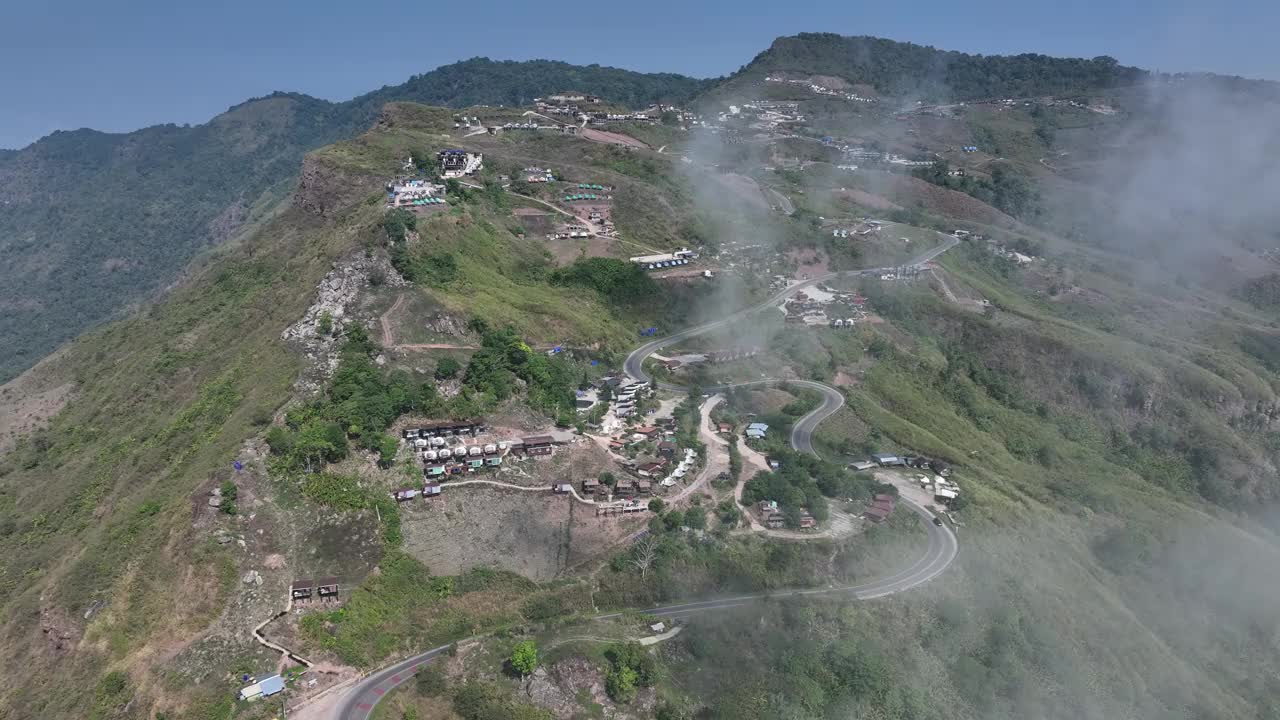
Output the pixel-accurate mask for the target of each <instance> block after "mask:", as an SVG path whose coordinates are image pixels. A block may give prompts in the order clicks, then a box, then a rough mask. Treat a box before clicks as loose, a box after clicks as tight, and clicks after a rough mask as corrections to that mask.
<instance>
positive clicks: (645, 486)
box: [636, 480, 653, 495]
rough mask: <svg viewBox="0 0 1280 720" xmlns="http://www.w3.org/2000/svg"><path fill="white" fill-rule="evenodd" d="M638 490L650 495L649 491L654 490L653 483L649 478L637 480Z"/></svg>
mask: <svg viewBox="0 0 1280 720" xmlns="http://www.w3.org/2000/svg"><path fill="white" fill-rule="evenodd" d="M636 492H638V493H640V494H641V495H648V494H649V493H651V492H653V484H652V483H650V482H649V481H648V480H637V481H636Z"/></svg>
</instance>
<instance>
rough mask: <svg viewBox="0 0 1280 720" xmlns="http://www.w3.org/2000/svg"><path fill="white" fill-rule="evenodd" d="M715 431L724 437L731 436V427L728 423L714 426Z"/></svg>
mask: <svg viewBox="0 0 1280 720" xmlns="http://www.w3.org/2000/svg"><path fill="white" fill-rule="evenodd" d="M716 431H717V432H720V433H722V434H725V435H732V434H733V425H732V424H730V423H720V424H719V425H717V426H716Z"/></svg>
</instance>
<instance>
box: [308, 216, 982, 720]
mask: <svg viewBox="0 0 1280 720" xmlns="http://www.w3.org/2000/svg"><path fill="white" fill-rule="evenodd" d="M944 238H945V241H944V242H943V244H942V245H939V246H938V247H936V248H934V249H932V250H930V251H928V252H926V253H924V254H922V255H920V256H919V257H917V258H915V259H914V260H912V261H911V263H909V264H910V265H923V264H925V263H927V262H929V261H931V260H933V259H934V258H936V257H937V256H939V255H941V254H942V253H944V252H946V251H947V250H950V249H951V248H953V247H955V245H956V244H957V243H958V242H959V241H958V240H956V239H955V238H954V237H951V236H944ZM890 269H891V268H870V269H867V270H853V271H848V272H843V273H830V274H827V275H823V276H821V277H816V278H813V279H811V280H806V281H804V282H800V283H797V284H795V285H792V286H790V287H788V288H787V289H785V290H783V291H781V292H779V293H778V294H776V295H774V296H773V297H771V298H769V299H768V300H765V301H764V302H762V303H760V304H758V305H755V306H753V307H749V308H747V309H745V310H740V311H738V312H736V313H733V314H731V315H728V316H726V317H724V318H721V319H720V320H716V321H713V322H710V323H707V324H705V325H700V326H698V327H694V328H689V329H687V330H682V331H680V332H677V333H674V334H672V335H668V336H667V337H664V338H661V339H658V340H654V341H652V342H649V343H646V344H644V345H642V346H640V347H639V348H636V349H635V350H634V351H632V353H631V354H630V355H628V356H627V360H626V363H625V364H624V366H623V367H624V369H625V371H626V372H627V374H628V375H630V376H631V377H633V378H635V379H637V380H641V381H648V380H649V379H650V378H649V375H648V374H647V373H646V372H645V371H644V367H643V365H644V361H645V359H646V358H648V357H649V356H650V355H652V354H653V353H655V352H657V351H658V350H660V349H662V348H664V347H666V346H668V345H673V344H675V343H677V342H680V341H681V340H685V339H687V338H691V337H694V336H696V335H701V334H703V333H706V332H710V331H712V330H715V329H716V328H719V327H723V326H725V325H728V324H730V323H733V322H736V321H737V320H740V319H742V318H744V317H746V316H748V315H751V314H754V313H757V312H760V311H761V310H764V309H766V308H769V307H772V306H773V305H776V304H777V303H778V302H779V301H781V300H782V299H783V298H785V297H787V296H788V295H791V294H792V293H794V292H796V291H798V290H801V289H803V288H806V287H810V286H813V285H816V284H818V283H821V282H825V281H827V280H832V279H835V278H838V277H842V276H844V277H854V276H857V275H871V274H879V273H881V272H884V271H886V270H890ZM780 382H786V383H790V384H793V385H801V386H804V387H808V388H812V389H814V390H817V391H819V392H821V393H822V396H823V400H822V404H821V405H819V406H818V407H816V408H814V409H813V410H811V411H809V413H807V414H806V415H805V416H804V417H802V418H800V419H799V420H797V421H796V423H795V426H794V427H793V428H792V430H791V446H792V447H794V448H795V449H796V450H798V451H800V452H807V453H811V454H813V455H817V452H816V451H815V450H814V448H813V432H814V430H815V429H816V428H817V427H818V424H819V423H821V422H822V421H823V420H825V419H827V418H828V417H831V415H833V414H834V413H835V412H836V411H837V410H839V409H840V408H841V407H842V406H843V405H844V396H843V395H842V394H840V391H838V390H836V389H835V388H833V387H831V386H829V385H824V384H822V383H819V382H813V381H811V380H785V381H782V380H761V381H757V382H753V383H740V384H739V385H760V384H776V383H780ZM669 387H674V386H669ZM727 387H731V386H723V387H718V388H708V390H712V391H714V390H722V389H725V388H727ZM898 502H899V505H902V506H905V507H907V508H908V509H910V510H911V511H912V512H914V513H916V514H917V515H919V516H920V521H921V523H922V524H923V525H924V528H925V531H926V532H927V533H928V535H929V546H928V549H926V551H925V553H924V555H923V556H922V557H920V558H919V559H918V560H916V562H915V563H914V564H913V565H911V567H909V568H907V569H905V570H902V571H901V572H898V573H895V574H893V575H890V576H889V577H886V578H882V579H879V580H873V581H871V582H867V583H861V584H858V585H842V586H833V587H825V588H809V589H804V590H772V591H767V592H760V593H753V594H750V595H737V596H734V597H724V598H715V599H712V600H700V601H695V602H687V603H679V604H675V605H663V606H660V607H654V608H647V609H643V610H642V612H644V613H646V614H649V615H657V616H661V617H677V618H678V617H688V616H690V615H696V614H697V613H703V612H714V611H717V610H725V609H728V608H733V607H738V606H741V605H747V604H750V603H753V602H758V601H760V600H765V599H768V598H783V597H803V596H807V595H845V596H849V597H853V598H857V599H859V600H871V599H874V598H879V597H885V596H886V595H893V594H895V593H900V592H904V591H906V590H910V589H912V588H914V587H918V586H920V585H923V584H924V583H926V582H928V581H930V580H932V579H933V578H935V577H937V576H938V575H940V574H942V572H943V571H945V570H946V569H947V567H948V566H949V565H950V564H951V562H952V561H953V560H955V558H956V554H957V553H958V552H959V550H960V546H959V544H958V543H957V541H956V536H955V533H953V532H952V531H951V528H949V527H947V526H946V525H935V524H934V523H933V518H934V516H933V514H932V513H930V512H929V511H928V510H925V509H924V508H922V507H920V506H919V505H916V504H915V503H912V502H911V501H909V500H906V499H905V498H901V499H899V501H898ZM621 615H622V613H620V612H619V613H608V614H604V615H598V616H596V619H600V620H604V619H609V618H615V617H619V616H621ZM448 649H449V646H448V645H443V646H441V647H438V648H434V649H431V650H428V651H426V652H424V653H420V654H418V655H415V656H413V657H411V658H408V659H406V660H402V661H401V662H398V663H396V664H395V665H392V666H390V667H388V668H384V669H382V670H379V671H377V672H374V673H371V674H370V675H368V676H367V677H365V678H364V679H362V680H361V681H360V682H358V683H357V684H356V685H355V686H353V687H352V688H351V689H349V690H347V691H346V693H345V694H344V696H343V697H342V698H341V699H340V700H338V701H337V703H336V704H335V705H334V712H333V713H332V714H331V715H330V716H329V717H331V718H334V719H335V720H368V718H369V716H370V715H372V714H373V708H374V707H375V706H376V705H377V704H378V701H380V700H381V699H382V698H383V696H385V695H386V694H387V693H388V692H390V691H392V690H394V689H395V688H397V687H399V686H400V685H401V684H403V683H406V682H408V681H410V680H412V679H413V675H414V672H415V671H416V670H417V668H418V666H420V665H422V664H424V663H426V662H428V661H429V660H431V659H432V658H434V657H436V656H437V655H439V654H441V653H443V652H445V651H447V650H448Z"/></svg>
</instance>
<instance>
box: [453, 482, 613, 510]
mask: <svg viewBox="0 0 1280 720" xmlns="http://www.w3.org/2000/svg"><path fill="white" fill-rule="evenodd" d="M464 485H491V486H493V487H500V488H507V489H508V490H520V491H523V492H549V491H550V490H552V486H550V485H537V486H529V485H514V484H512V483H504V482H498V481H497V480H459V481H457V482H447V483H441V485H440V488H441V489H443V490H447V489H449V488H456V487H462V486H464ZM569 494H570V495H572V496H573V499H574V500H577V501H578V502H580V503H584V504H586V505H595V504H596V501H595V500H587V499H586V498H583V497H582V496H581V495H579V494H578V491H577V489H575V488H574V487H573V485H569Z"/></svg>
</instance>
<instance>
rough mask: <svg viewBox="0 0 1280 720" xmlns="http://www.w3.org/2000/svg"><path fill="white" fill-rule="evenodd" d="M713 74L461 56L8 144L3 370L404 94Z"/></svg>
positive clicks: (678, 94)
mask: <svg viewBox="0 0 1280 720" xmlns="http://www.w3.org/2000/svg"><path fill="white" fill-rule="evenodd" d="M701 87H702V81H699V80H694V79H692V78H688V77H683V76H679V75H672V74H653V75H646V74H642V73H636V72H631V71H628V70H620V69H617V68H608V67H601V66H598V65H592V66H587V67H580V66H575V65H569V64H567V63H561V62H552V61H546V60H536V61H530V62H494V61H490V60H487V59H483V58H477V59H473V60H468V61H465V62H461V63H455V64H453V65H448V66H445V67H442V68H438V69H436V70H433V71H431V72H429V73H425V74H423V75H418V76H415V77H414V78H412V79H411V80H409V81H408V82H406V83H404V84H402V85H396V86H390V87H384V88H382V89H380V90H377V91H375V92H372V93H369V94H367V95H364V96H361V97H358V98H355V99H353V100H350V101H348V102H343V103H331V102H327V101H324V100H318V99H316V98H312V97H308V96H306V95H300V94H296V93H278V94H275V95H272V96H269V97H265V98H259V99H255V100H250V101H248V102H246V103H244V104H242V105H238V106H236V107H233V108H231V109H230V110H228V111H227V112H226V113H223V114H222V115H219V116H218V117H216V118H214V119H213V120H211V121H210V122H208V123H206V124H204V125H197V126H194V127H190V126H178V125H158V126H155V127H150V128H146V129H143V130H138V131H136V132H132V133H126V134H110V133H101V132H96V131H93V130H76V131H72V132H58V133H54V134H52V135H50V136H48V137H46V138H44V139H42V140H40V141H39V142H36V143H34V144H32V145H31V146H29V147H27V148H25V149H23V150H20V151H16V152H11V151H4V152H0V254H3V256H4V257H5V259H6V262H5V264H4V266H3V267H2V268H0V381H4V380H7V379H9V378H10V377H13V376H14V375H16V374H17V373H19V372H21V371H22V370H23V369H25V368H27V367H29V366H30V365H32V364H33V363H35V362H36V361H38V360H39V359H40V358H42V357H44V356H45V355H47V354H48V353H49V352H51V351H52V350H53V349H54V348H55V347H57V346H58V345H59V344H60V343H62V342H64V341H66V340H67V339H69V338H72V337H75V336H76V335H78V334H80V332H82V331H83V330H84V329H86V328H87V327H90V326H92V325H94V324H95V323H98V322H100V321H102V320H105V319H107V318H110V317H112V316H113V315H114V314H116V313H117V312H118V311H119V310H120V309H121V308H122V307H124V306H125V305H127V304H128V303H131V302H135V301H138V300H140V299H143V298H145V297H147V296H148V295H150V294H152V293H154V292H155V291H157V290H159V289H161V288H163V287H165V286H166V285H168V284H169V283H171V282H172V281H173V280H174V279H175V278H177V276H178V274H179V272H180V271H181V269H182V268H183V267H184V266H185V265H186V264H187V263H188V262H189V261H190V260H191V259H192V257H194V256H195V254H196V253H198V252H200V251H201V250H202V249H205V248H208V247H210V246H212V245H215V244H217V243H219V242H221V241H223V240H225V239H227V238H228V237H230V236H232V235H233V234H234V233H235V232H236V231H237V230H238V229H240V228H241V227H243V226H244V224H245V223H246V222H251V221H253V220H254V219H255V218H258V217H261V216H262V215H263V214H264V213H266V212H268V211H269V210H270V209H271V208H272V206H273V204H274V203H275V202H276V201H277V200H279V199H280V198H281V197H282V196H283V195H284V194H286V193H287V192H288V191H289V190H290V189H291V188H292V182H293V179H294V178H295V177H296V174H297V171H298V167H299V164H300V162H301V160H302V155H303V153H305V152H306V151H307V150H311V149H313V148H316V147H320V146H322V145H326V144H329V143H331V142H334V141H336V140H339V139H341V138H344V137H352V136H355V135H357V134H359V133H360V132H362V131H364V130H365V129H366V128H368V127H369V125H370V124H371V123H372V122H373V119H374V118H375V117H376V116H377V113H378V112H379V111H380V110H381V108H382V106H383V105H384V104H385V103H386V102H389V101H392V100H414V101H420V102H429V103H431V104H435V105H447V106H454V107H459V106H467V105H479V104H486V105H501V104H514V103H521V102H529V101H531V100H532V99H533V97H534V96H536V95H539V94H547V93H552V92H556V91H559V90H566V89H572V90H579V91H583V92H589V93H594V94H598V95H601V96H603V97H605V98H607V99H609V100H611V101H615V102H619V103H624V104H632V105H639V106H644V105H646V104H648V103H651V102H655V101H657V100H673V101H682V100H686V99H688V97H689V96H690V95H691V94H692V93H694V92H696V91H697V90H698V89H699V88H701Z"/></svg>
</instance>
